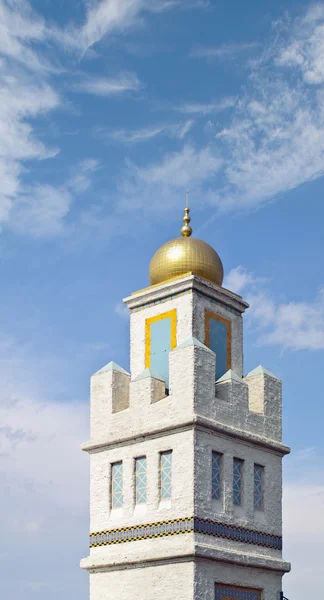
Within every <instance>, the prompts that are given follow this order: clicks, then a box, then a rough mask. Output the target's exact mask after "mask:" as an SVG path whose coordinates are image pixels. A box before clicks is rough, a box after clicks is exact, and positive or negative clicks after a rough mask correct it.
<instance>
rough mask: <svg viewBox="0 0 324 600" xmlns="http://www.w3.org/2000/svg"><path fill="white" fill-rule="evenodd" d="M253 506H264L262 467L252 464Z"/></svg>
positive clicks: (258, 507) (256, 508) (261, 508)
mask: <svg viewBox="0 0 324 600" xmlns="http://www.w3.org/2000/svg"><path fill="white" fill-rule="evenodd" d="M254 508H255V510H263V508H264V467H262V466H261V465H254Z"/></svg>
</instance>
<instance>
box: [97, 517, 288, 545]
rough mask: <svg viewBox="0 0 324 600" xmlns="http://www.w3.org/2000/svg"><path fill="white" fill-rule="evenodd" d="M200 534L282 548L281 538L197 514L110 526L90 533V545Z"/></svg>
mask: <svg viewBox="0 0 324 600" xmlns="http://www.w3.org/2000/svg"><path fill="white" fill-rule="evenodd" d="M191 532H193V533H201V534H204V535H210V536H213V537H216V538H223V539H226V540H232V541H236V542H243V543H246V544H253V545H256V546H263V547H266V548H273V549H275V550H281V549H282V537H281V536H277V535H272V534H270V533H263V532H261V531H254V530H252V529H246V528H244V527H238V526H236V525H230V524H228V523H218V522H215V521H211V520H210V519H200V518H198V517H185V518H182V519H172V520H170V521H160V522H157V523H148V524H145V525H134V526H130V527H122V528H120V529H111V530H107V531H101V532H97V533H92V534H90V547H91V548H94V547H97V546H108V545H110V544H121V543H123V542H133V541H136V540H145V539H150V538H158V537H164V536H169V535H177V534H180V533H191Z"/></svg>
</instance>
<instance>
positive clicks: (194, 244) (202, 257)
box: [150, 208, 224, 286]
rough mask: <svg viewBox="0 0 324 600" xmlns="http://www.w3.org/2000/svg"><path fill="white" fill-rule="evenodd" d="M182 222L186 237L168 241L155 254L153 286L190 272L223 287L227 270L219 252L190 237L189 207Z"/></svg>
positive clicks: (151, 273)
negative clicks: (224, 268)
mask: <svg viewBox="0 0 324 600" xmlns="http://www.w3.org/2000/svg"><path fill="white" fill-rule="evenodd" d="M183 220H184V223H185V225H184V227H182V229H181V233H182V236H183V237H179V238H176V239H174V240H170V241H169V242H166V244H163V246H161V248H159V249H158V250H157V251H156V253H155V254H154V256H153V258H152V260H151V263H150V284H151V285H154V284H157V283H163V282H164V281H168V280H169V279H172V278H173V277H179V276H180V275H184V274H185V273H188V272H191V273H194V274H195V275H198V276H199V277H203V278H204V279H208V281H211V282H212V283H216V285H219V286H221V285H222V283H223V277H224V270H223V265H222V261H221V259H220V258H219V256H218V254H217V252H216V251H215V250H214V248H212V247H211V246H209V244H206V242H203V241H202V240H197V239H196V238H191V237H190V236H191V233H192V229H191V227H190V226H189V223H190V217H189V208H186V209H185V216H184V218H183Z"/></svg>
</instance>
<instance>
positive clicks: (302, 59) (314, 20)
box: [277, 3, 324, 85]
mask: <svg viewBox="0 0 324 600" xmlns="http://www.w3.org/2000/svg"><path fill="white" fill-rule="evenodd" d="M277 64H278V65H280V66H284V67H290V68H291V67H295V68H296V69H297V70H298V71H299V72H300V73H301V74H302V77H303V79H304V81H305V82H306V83H308V84H311V85H321V84H323V83H324V5H323V4H322V3H321V4H319V3H318V4H313V5H312V6H310V8H309V9H308V11H307V12H306V15H305V16H304V17H303V18H302V19H301V20H297V22H296V23H295V24H294V27H293V32H292V35H291V38H290V40H289V42H288V44H286V45H282V49H281V51H280V52H279V55H278V57H277Z"/></svg>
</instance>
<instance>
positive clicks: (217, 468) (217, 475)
mask: <svg viewBox="0 0 324 600" xmlns="http://www.w3.org/2000/svg"><path fill="white" fill-rule="evenodd" d="M222 458H223V455H222V454H220V453H219V452H214V451H213V452H212V500H220V499H221V496H222V490H221V485H222Z"/></svg>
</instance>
